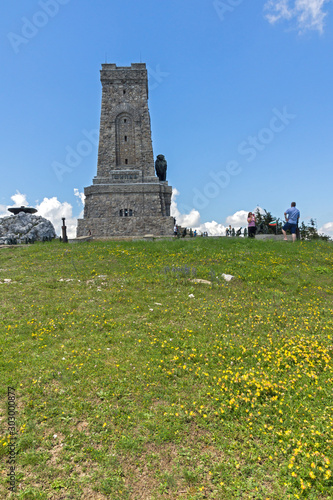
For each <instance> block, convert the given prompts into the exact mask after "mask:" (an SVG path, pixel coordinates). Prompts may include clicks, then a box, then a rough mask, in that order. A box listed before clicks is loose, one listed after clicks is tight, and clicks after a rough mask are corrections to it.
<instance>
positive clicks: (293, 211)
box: [282, 201, 301, 242]
mask: <svg viewBox="0 0 333 500" xmlns="http://www.w3.org/2000/svg"><path fill="white" fill-rule="evenodd" d="M300 216H301V213H300V211H299V210H298V209H297V208H296V203H295V202H294V201H293V202H292V204H291V207H290V208H287V210H286V211H285V213H284V218H285V219H286V223H285V225H284V226H283V228H282V233H283V236H284V241H288V240H287V233H286V231H287V230H288V229H290V232H291V235H292V238H293V242H294V241H296V229H297V225H298V219H299V218H300Z"/></svg>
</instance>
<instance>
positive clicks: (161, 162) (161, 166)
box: [155, 155, 168, 181]
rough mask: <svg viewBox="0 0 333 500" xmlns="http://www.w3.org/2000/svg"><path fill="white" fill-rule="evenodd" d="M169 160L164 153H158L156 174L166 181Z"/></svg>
mask: <svg viewBox="0 0 333 500" xmlns="http://www.w3.org/2000/svg"><path fill="white" fill-rule="evenodd" d="M167 166H168V165H167V162H166V159H165V156H164V155H157V158H156V161H155V171H156V175H157V177H158V178H159V180H160V181H166V171H167Z"/></svg>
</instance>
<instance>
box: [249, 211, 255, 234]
mask: <svg viewBox="0 0 333 500" xmlns="http://www.w3.org/2000/svg"><path fill="white" fill-rule="evenodd" d="M247 224H248V226H247V229H248V235H249V238H255V237H256V216H255V215H254V214H253V213H252V212H249V213H248V216H247Z"/></svg>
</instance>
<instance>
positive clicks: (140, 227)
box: [77, 215, 174, 238]
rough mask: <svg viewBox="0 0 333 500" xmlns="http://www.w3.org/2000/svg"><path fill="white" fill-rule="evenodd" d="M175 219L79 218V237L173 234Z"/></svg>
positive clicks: (157, 217) (158, 217) (161, 217)
mask: <svg viewBox="0 0 333 500" xmlns="http://www.w3.org/2000/svg"><path fill="white" fill-rule="evenodd" d="M173 226H174V219H173V217H163V216H156V215H155V216H143V217H101V218H89V219H78V221H77V237H82V236H92V237H93V238H112V237H114V236H145V235H146V234H153V235H154V236H172V235H173Z"/></svg>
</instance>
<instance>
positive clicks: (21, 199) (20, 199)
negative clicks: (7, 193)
mask: <svg viewBox="0 0 333 500" xmlns="http://www.w3.org/2000/svg"><path fill="white" fill-rule="evenodd" d="M10 199H11V200H13V202H14V205H12V206H13V207H25V206H27V205H29V203H28V202H27V196H26V195H25V194H21V193H20V192H19V191H16V193H15V194H13V196H11V197H10Z"/></svg>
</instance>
